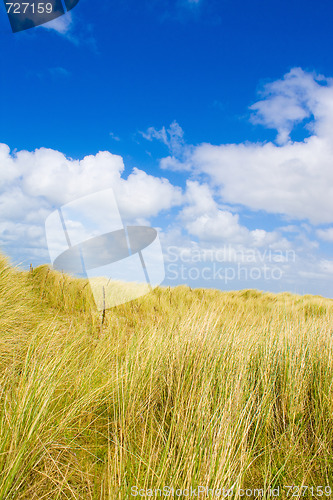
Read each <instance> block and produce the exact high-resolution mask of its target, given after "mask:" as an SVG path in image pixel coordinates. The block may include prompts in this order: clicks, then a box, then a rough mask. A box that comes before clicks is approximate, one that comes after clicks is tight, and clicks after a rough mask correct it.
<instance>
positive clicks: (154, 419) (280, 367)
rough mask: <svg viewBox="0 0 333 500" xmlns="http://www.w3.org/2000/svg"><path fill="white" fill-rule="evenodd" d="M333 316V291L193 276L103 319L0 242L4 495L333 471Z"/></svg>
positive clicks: (109, 495) (84, 296) (53, 495)
mask: <svg viewBox="0 0 333 500" xmlns="http://www.w3.org/2000/svg"><path fill="white" fill-rule="evenodd" d="M332 332H333V307H332V301H330V300H326V299H323V298H320V297H310V296H306V297H297V296H292V295H290V294H280V295H273V294H262V293H260V292H256V291H251V290H248V291H243V292H230V293H221V292H218V291H212V290H190V289H189V288H188V287H178V288H175V289H171V290H170V289H167V288H159V289H156V290H155V291H154V292H153V293H151V294H149V295H147V296H146V297H143V298H142V299H140V300H137V301H135V302H132V303H128V304H126V305H122V306H118V307H116V308H114V309H111V310H109V311H107V313H106V317H105V320H104V323H103V325H102V320H101V314H99V313H98V312H97V311H95V310H94V308H93V301H92V297H91V295H90V292H89V286H87V285H86V282H83V281H79V280H73V279H70V278H68V277H64V276H62V275H60V274H57V273H54V272H53V271H50V270H49V269H48V268H47V267H40V268H38V269H36V270H34V271H32V272H29V273H24V272H19V271H18V270H15V269H13V268H11V267H10V266H9V265H8V263H7V262H6V260H5V259H4V258H1V259H0V398H1V405H0V413H1V415H0V470H1V474H0V499H18V500H19V499H26V500H32V499H36V500H37V499H38V500H41V499H44V498H45V499H52V500H56V499H84V500H87V499H118V498H119V499H126V498H130V497H131V488H132V487H134V486H138V487H139V488H142V489H145V490H147V489H149V488H152V489H155V488H156V489H157V488H163V487H164V486H170V487H172V486H173V487H174V488H183V489H184V488H186V487H191V486H192V488H196V487H197V486H199V485H200V486H209V487H210V488H217V487H222V488H223V487H225V488H229V487H231V486H232V485H234V495H233V496H232V498H240V497H239V491H240V490H239V488H243V487H251V488H265V487H268V486H269V485H271V486H272V485H275V486H278V485H289V484H290V485H291V484H298V485H302V484H303V485H312V486H316V485H328V484H331V485H332V481H333V477H332V476H333V473H332V470H333V458H332V451H333V450H332V448H333V410H332V408H333V404H332V403H333V358H332V352H333V351H332V349H333V340H332ZM147 497H148V494H147ZM141 498H142V497H141ZM229 498H231V497H229Z"/></svg>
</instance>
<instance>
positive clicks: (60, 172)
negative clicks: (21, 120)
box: [0, 144, 182, 248]
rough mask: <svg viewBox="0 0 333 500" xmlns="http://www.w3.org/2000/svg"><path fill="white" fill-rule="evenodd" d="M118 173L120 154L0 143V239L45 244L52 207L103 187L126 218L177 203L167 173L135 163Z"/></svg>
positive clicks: (178, 197)
mask: <svg viewBox="0 0 333 500" xmlns="http://www.w3.org/2000/svg"><path fill="white" fill-rule="evenodd" d="M123 173H124V163H123V159H122V158H121V157H120V156H118V155H113V154H111V153H110V152H100V153H98V154H97V155H95V156H92V155H91V156H86V157H85V158H83V159H82V160H73V159H71V158H67V157H66V156H65V155H64V154H63V153H61V152H59V151H55V150H52V149H46V148H41V149H37V150H36V151H34V152H29V151H19V152H16V153H15V154H11V153H10V150H9V148H8V146H6V145H4V144H2V145H0V188H1V195H0V210H1V214H2V216H1V220H0V223H1V224H2V225H1V227H0V230H1V242H2V244H3V245H5V244H6V242H7V244H12V243H13V242H16V246H19V245H23V244H24V245H26V247H29V248H34V247H35V246H36V244H37V246H38V245H40V246H41V247H43V246H45V238H44V229H43V228H44V221H45V219H46V217H47V216H48V214H49V213H50V212H51V211H52V210H54V209H56V208H58V207H61V206H62V205H64V204H66V203H68V202H70V201H72V200H75V199H77V198H80V197H83V196H85V195H89V194H92V193H95V192H98V191H100V190H104V189H106V188H109V187H111V188H112V189H113V190H114V192H115V194H116V197H117V201H118V204H119V208H120V210H121V214H122V215H123V217H124V218H127V219H128V220H131V221H132V222H135V221H143V220H146V219H148V220H149V218H151V217H154V216H156V215H158V214H159V213H160V212H161V211H163V210H167V209H170V208H171V207H173V206H175V205H177V204H180V203H181V200H182V193H181V189H180V188H178V187H175V186H173V185H172V184H171V183H170V182H169V181H168V180H167V179H163V178H158V177H154V176H151V175H148V174H147V173H145V172H143V171H141V170H139V169H134V170H133V171H132V173H131V174H130V175H129V176H128V178H127V179H124V178H123V177H122V175H123ZM41 228H42V229H41Z"/></svg>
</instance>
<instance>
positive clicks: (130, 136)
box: [0, 0, 333, 297]
mask: <svg viewBox="0 0 333 500" xmlns="http://www.w3.org/2000/svg"><path fill="white" fill-rule="evenodd" d="M332 17H333V7H332V4H331V2H329V1H322V2H320V3H318V2H317V3H316V2H314V1H305V2H304V1H303V2H300V1H294V2H286V1H280V2H279V3H273V2H270V1H267V0H266V1H253V2H245V1H241V2H240V1H239V2H235V1H231V0H226V1H215V0H199V1H192V2H190V1H188V0H172V1H171V0H170V1H161V0H153V1H148V0H147V1H142V2H135V1H134V0H133V1H132V0H128V1H127V0H123V1H121V0H116V1H114V2H107V1H101V2H98V3H96V2H91V1H89V0H80V2H79V4H78V5H77V7H75V9H73V10H72V11H71V12H70V13H68V14H66V15H65V16H63V17H61V18H58V19H57V20H56V21H53V22H51V23H50V24H49V25H44V26H43V27H38V28H34V29H31V30H27V31H25V32H21V33H16V34H12V33H11V31H10V26H9V22H8V19H7V17H6V12H5V9H4V6H3V5H2V4H1V6H0V36H1V49H2V50H1V55H0V61H1V66H0V68H1V70H0V85H1V115H0V143H2V144H3V145H5V146H2V149H1V150H0V151H1V153H0V189H1V191H0V243H1V248H2V251H3V252H5V253H6V254H7V255H9V256H10V257H11V259H12V261H13V262H15V263H22V265H24V266H26V265H28V264H29V263H30V262H33V263H34V264H38V263H42V262H47V261H48V259H49V257H48V252H47V245H46V241H45V235H44V221H45V218H46V217H47V215H48V214H49V213H50V212H51V211H52V210H53V209H55V208H57V207H58V206H60V205H61V204H63V203H66V202H68V201H71V200H72V199H75V198H76V197H79V196H82V195H85V194H87V193H88V192H90V190H95V191H98V190H99V189H103V188H104V187H113V188H114V190H115V191H117V193H118V198H119V203H120V208H121V207H123V213H124V217H125V218H126V219H127V220H129V221H131V222H135V223H144V224H151V225H153V226H154V227H158V228H159V229H160V237H161V241H162V246H163V250H164V253H165V258H166V271H167V273H166V275H167V277H166V280H165V284H171V285H173V284H178V283H188V284H190V285H191V286H207V287H214V288H221V289H236V288H252V287H253V288H260V289H264V290H272V291H283V290H289V291H294V292H299V293H319V294H322V295H326V296H329V297H333V286H332V284H331V283H332V278H333V258H332V244H333V229H331V227H333V226H332V224H333V205H332V203H333V201H332V200H333V196H332V194H333V193H332V192H331V189H332V188H331V185H332V184H331V182H332V181H333V174H332V171H333V169H332V165H333V163H332V159H333V158H332V153H333V150H332V151H331V146H330V141H331V133H332V132H333V105H332V102H333V98H332V92H333V90H332V88H333V87H332V80H331V78H332V77H333V58H332V54H331V52H332V50H331V49H332V46H333V30H332ZM8 148H9V149H8ZM41 148H45V149H41ZM100 152H108V153H100ZM115 155H116V156H115ZM85 157H89V158H88V159H86V160H84V158H85ZM80 160H81V163H79V161H80ZM163 179H166V180H163ZM134 198H137V199H134ZM230 248H232V251H231V253H232V252H233V255H234V258H231V257H230ZM170 249H171V250H170ZM176 249H177V250H176ZM212 249H213V250H214V251H215V252H217V251H218V250H219V251H221V250H223V251H224V254H225V255H226V256H227V255H228V257H226V259H225V260H224V261H223V265H222V267H223V268H224V274H223V270H222V271H221V273H220V274H219V273H216V269H215V276H214V272H213V271H212V273H211V274H209V273H208V272H206V273H203V272H202V270H203V268H204V267H207V266H208V267H209V268H212V265H213V262H211V260H209V262H208V263H207V256H205V255H207V254H205V252H207V250H212ZM175 252H178V259H177V262H176V263H175V262H173V260H175V259H174V257H173V256H174V254H175ZM269 252H271V253H269ZM287 252H289V253H287ZM252 253H253V255H254V254H255V255H256V262H251V264H249V262H248V260H249V255H252ZM198 255H200V257H198ZM217 255H218V254H217V253H216V259H218V258H220V257H217ZM185 256H186V257H185ZM188 256H190V257H188ZM216 259H215V260H216ZM213 260H214V259H213ZM220 260H221V259H220ZM245 260H247V263H246V265H245V264H244V261H245ZM250 260H251V259H250ZM170 261H172V262H170ZM277 261H278V262H277ZM240 262H241V264H242V266H243V265H244V266H245V267H246V270H247V271H245V268H244V269H243V270H242V271H241V272H240V271H239V267H237V266H239V263H240ZM263 262H265V264H267V266H268V268H269V269H270V271H273V270H274V271H275V274H273V276H275V277H277V276H279V278H278V279H275V278H273V277H272V275H271V274H270V275H269V277H267V276H268V274H269V273H268V271H267V270H266V274H265V273H264V271H263V265H264V263H263ZM215 263H216V262H215ZM171 264H172V267H170V266H171ZM177 266H178V267H177ZM226 268H228V271H227V274H228V276H230V279H225V271H226ZM189 269H194V270H193V271H192V277H193V279H191V278H190V277H189V276H188V274H189ZM195 269H196V270H195ZM258 270H260V277H259V278H256V276H259V271H258ZM251 271H252V272H251ZM208 275H209V278H207V276H208ZM221 276H222V277H221ZM223 276H224V277H223ZM254 278H255V279H254Z"/></svg>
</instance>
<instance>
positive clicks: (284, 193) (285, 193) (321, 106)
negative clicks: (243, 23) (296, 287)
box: [161, 68, 333, 225]
mask: <svg viewBox="0 0 333 500" xmlns="http://www.w3.org/2000/svg"><path fill="white" fill-rule="evenodd" d="M251 108H252V111H253V112H254V115H253V120H254V121H257V122H258V123H259V122H260V123H262V124H263V125H265V126H266V127H272V128H276V129H277V131H278V140H277V143H278V144H274V143H272V142H268V143H248V142H246V143H241V144H222V145H220V146H215V145H211V144H202V145H199V146H197V147H185V148H184V152H183V156H182V158H181V157H180V155H178V157H176V156H175V155H172V156H169V157H167V158H165V159H164V160H163V161H162V162H161V167H163V168H171V169H174V170H181V168H183V169H184V170H189V169H191V170H192V171H193V173H194V175H199V174H206V175H207V176H208V178H209V181H210V184H211V186H213V187H214V189H218V191H219V194H220V196H221V197H222V199H223V201H224V202H226V203H229V204H237V205H243V206H244V207H247V208H250V209H251V210H254V211H258V210H264V211H266V212H268V213H272V214H280V215H284V216H286V217H288V218H289V219H294V220H297V219H298V220H308V221H309V222H311V223H312V224H315V225H317V224H325V223H331V222H333V168H332V167H333V143H332V133H333V82H332V79H327V78H326V79H324V77H322V76H318V75H315V74H313V73H306V72H304V71H303V70H301V69H299V68H296V69H294V70H292V71H290V72H289V73H288V74H287V75H285V76H284V78H282V79H281V80H278V81H277V82H273V83H271V84H269V85H268V86H266V88H265V90H264V93H263V99H262V100H260V101H258V102H257V103H256V104H254V105H252V106H251ZM304 118H311V120H310V121H311V130H312V135H311V136H310V137H307V138H305V139H304V140H303V141H299V142H293V141H291V140H290V139H289V134H290V131H291V129H292V127H293V126H295V124H297V123H299V122H300V121H301V120H303V119H304ZM307 126H309V124H307Z"/></svg>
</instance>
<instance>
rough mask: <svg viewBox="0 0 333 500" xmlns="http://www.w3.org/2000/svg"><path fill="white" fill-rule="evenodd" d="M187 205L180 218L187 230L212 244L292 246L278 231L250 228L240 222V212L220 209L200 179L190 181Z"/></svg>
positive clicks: (186, 197) (186, 195)
mask: <svg viewBox="0 0 333 500" xmlns="http://www.w3.org/2000/svg"><path fill="white" fill-rule="evenodd" d="M184 201H185V207H184V208H183V209H182V211H181V212H180V219H181V221H182V223H183V225H184V227H185V228H186V230H187V232H188V233H189V234H190V235H192V236H195V237H197V238H198V239H199V241H203V242H209V243H229V244H242V245H247V246H251V247H254V248H257V247H265V246H267V247H271V248H273V247H274V246H278V247H279V248H281V249H285V248H289V247H290V245H289V243H288V241H287V240H286V239H285V238H283V237H281V235H280V234H279V233H278V232H277V231H272V232H267V231H265V230H263V229H255V230H253V231H250V230H249V229H247V228H246V227H245V226H244V225H242V224H240V222H239V215H238V214H233V213H232V212H231V211H228V210H225V209H221V208H220V207H219V205H218V204H217V203H216V201H215V200H214V198H213V194H212V192H211V190H210V188H209V186H207V185H205V184H199V182H197V181H188V182H187V190H186V193H185V196H184Z"/></svg>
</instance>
